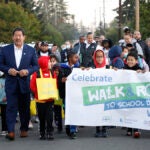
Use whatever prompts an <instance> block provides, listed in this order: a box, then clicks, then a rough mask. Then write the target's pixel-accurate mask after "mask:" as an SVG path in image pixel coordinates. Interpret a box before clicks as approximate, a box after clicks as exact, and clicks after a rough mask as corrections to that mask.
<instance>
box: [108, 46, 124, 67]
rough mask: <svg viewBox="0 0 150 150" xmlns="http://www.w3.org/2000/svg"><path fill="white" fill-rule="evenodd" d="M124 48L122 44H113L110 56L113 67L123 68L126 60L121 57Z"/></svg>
mask: <svg viewBox="0 0 150 150" xmlns="http://www.w3.org/2000/svg"><path fill="white" fill-rule="evenodd" d="M121 53H122V48H121V47H120V46H113V47H112V48H111V49H110V50H109V54H108V56H109V58H110V65H111V66H112V67H113V68H117V69H122V68H123V67H124V62H123V60H122V58H121Z"/></svg>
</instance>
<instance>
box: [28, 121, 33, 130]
mask: <svg viewBox="0 0 150 150" xmlns="http://www.w3.org/2000/svg"><path fill="white" fill-rule="evenodd" d="M29 129H33V124H32V122H31V121H30V122H29Z"/></svg>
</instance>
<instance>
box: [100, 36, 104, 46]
mask: <svg viewBox="0 0 150 150" xmlns="http://www.w3.org/2000/svg"><path fill="white" fill-rule="evenodd" d="M105 39H106V38H105V36H104V35H100V36H99V45H100V46H102V41H103V40H105Z"/></svg>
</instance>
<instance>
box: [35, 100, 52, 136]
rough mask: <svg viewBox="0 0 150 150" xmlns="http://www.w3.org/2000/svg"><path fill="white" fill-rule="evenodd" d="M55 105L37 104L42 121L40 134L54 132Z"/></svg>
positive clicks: (48, 103)
mask: <svg viewBox="0 0 150 150" xmlns="http://www.w3.org/2000/svg"><path fill="white" fill-rule="evenodd" d="M53 105H54V102H46V103H37V111H38V117H39V121H40V133H45V130H46V131H47V133H49V132H53V131H54V128H53Z"/></svg>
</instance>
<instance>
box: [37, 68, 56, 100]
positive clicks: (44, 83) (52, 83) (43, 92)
mask: <svg viewBox="0 0 150 150" xmlns="http://www.w3.org/2000/svg"><path fill="white" fill-rule="evenodd" d="M40 75H41V78H37V79H36V84H37V92H38V100H46V99H58V89H57V82H56V79H53V78H43V75H42V71H41V69H40Z"/></svg>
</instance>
